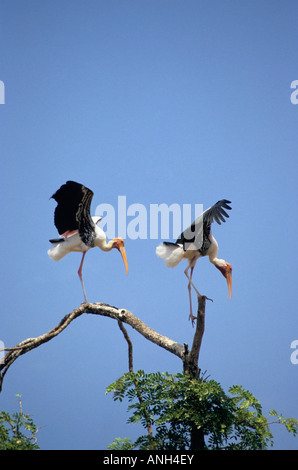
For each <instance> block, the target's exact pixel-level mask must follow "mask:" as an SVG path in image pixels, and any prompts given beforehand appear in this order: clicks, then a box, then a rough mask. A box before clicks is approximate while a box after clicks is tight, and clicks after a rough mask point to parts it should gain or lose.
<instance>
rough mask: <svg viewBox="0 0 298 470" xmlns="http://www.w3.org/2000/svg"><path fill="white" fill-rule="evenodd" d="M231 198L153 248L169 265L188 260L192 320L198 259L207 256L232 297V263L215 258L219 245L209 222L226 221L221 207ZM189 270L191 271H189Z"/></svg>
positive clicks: (226, 207) (226, 205)
mask: <svg viewBox="0 0 298 470" xmlns="http://www.w3.org/2000/svg"><path fill="white" fill-rule="evenodd" d="M229 203H230V201H227V200H226V199H223V200H221V201H218V202H217V203H216V204H214V205H213V206H212V207H210V208H209V209H207V210H206V211H204V212H203V214H201V215H200V216H199V217H198V218H197V219H196V220H195V221H194V222H193V223H192V224H191V226H190V227H188V228H187V229H186V230H184V232H182V233H181V235H180V236H179V237H178V239H177V240H176V242H175V243H172V242H163V243H162V244H161V245H159V246H158V247H156V254H157V256H158V257H159V258H162V259H163V260H164V262H165V264H166V266H167V267H168V268H174V267H175V266H177V265H178V264H179V263H180V261H182V259H187V260H188V266H187V268H186V269H185V271H184V273H185V275H186V277H187V279H188V292H189V302H190V315H189V318H190V319H191V320H192V322H193V321H194V319H195V317H194V316H193V313H192V303H191V286H192V287H193V288H194V290H195V291H196V293H197V294H199V292H198V290H197V289H196V287H195V286H194V284H193V282H192V274H193V270H194V267H195V265H196V262H197V260H198V258H201V257H202V256H208V257H209V260H210V262H211V263H212V264H213V265H214V266H215V267H216V268H217V269H219V271H220V272H221V273H222V275H223V276H224V277H225V278H226V279H227V283H228V289H229V297H231V296H232V266H231V265H230V263H227V262H226V261H225V260H223V259H219V258H217V254H218V244H217V241H216V240H215V238H214V237H213V235H212V233H211V224H212V222H213V220H215V221H216V222H217V223H218V224H221V222H225V217H229V215H228V214H227V213H226V212H225V210H224V209H228V210H230V209H231V207H230V206H229V205H228V204H229ZM189 270H190V274H189V273H188V271H189Z"/></svg>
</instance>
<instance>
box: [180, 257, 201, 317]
mask: <svg viewBox="0 0 298 470" xmlns="http://www.w3.org/2000/svg"><path fill="white" fill-rule="evenodd" d="M194 267H195V259H192V260H191V262H190V263H189V265H188V266H187V268H186V269H185V271H184V274H185V276H186V277H187V279H188V286H187V288H188V295H189V308H190V314H189V319H190V320H191V322H192V324H194V320H195V319H196V318H197V317H195V316H194V315H193V313H192V302H191V286H192V287H193V288H194V290H195V291H196V293H197V294H198V295H199V292H198V291H197V289H196V287H195V286H194V284H193V282H192V273H193V270H194ZM189 268H190V276H189V275H188V270H189Z"/></svg>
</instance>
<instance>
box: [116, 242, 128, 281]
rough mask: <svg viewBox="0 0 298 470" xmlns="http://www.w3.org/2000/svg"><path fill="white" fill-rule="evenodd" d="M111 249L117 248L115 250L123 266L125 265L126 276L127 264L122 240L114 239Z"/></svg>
mask: <svg viewBox="0 0 298 470" xmlns="http://www.w3.org/2000/svg"><path fill="white" fill-rule="evenodd" d="M112 248H117V250H118V251H119V252H120V254H121V256H122V259H123V261H124V264H125V270H126V274H127V273H128V264H127V258H126V251H125V246H124V240H123V238H114V240H113V245H112Z"/></svg>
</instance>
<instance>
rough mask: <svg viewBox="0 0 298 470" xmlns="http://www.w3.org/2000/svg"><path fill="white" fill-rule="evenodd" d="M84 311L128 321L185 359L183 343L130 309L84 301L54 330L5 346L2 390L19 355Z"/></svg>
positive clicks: (0, 364)
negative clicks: (163, 333) (6, 376)
mask: <svg viewBox="0 0 298 470" xmlns="http://www.w3.org/2000/svg"><path fill="white" fill-rule="evenodd" d="M84 313H86V314H94V315H101V316H105V317H109V318H113V319H115V320H117V321H118V322H120V323H122V322H124V323H127V324H128V325H130V326H131V327H132V328H134V329H135V330H136V331H138V332H139V333H140V334H141V335H143V336H144V337H145V338H146V339H148V340H149V341H151V342H152V343H155V344H156V345H157V346H160V347H162V348H164V349H166V350H167V351H169V352H171V353H172V354H175V355H176V356H177V357H179V358H180V359H182V360H184V347H183V346H182V345H181V344H179V343H177V342H176V341H173V340H172V339H170V338H168V337H166V336H163V335H161V334H159V333H157V332H156V331H154V330H153V329H152V328H150V327H149V326H147V325H146V324H145V323H144V322H142V321H141V320H140V319H139V318H137V317H135V316H134V315H133V314H132V313H131V312H129V311H128V310H126V309H119V308H116V307H112V306H111V305H107V304H104V303H94V304H90V303H84V304H82V305H80V306H79V307H78V308H76V309H75V310H73V311H72V312H71V313H69V314H67V315H65V317H64V318H63V319H62V320H61V321H60V322H59V323H58V325H56V326H55V327H54V328H53V329H52V330H50V331H48V332H47V333H44V334H43V335H41V336H38V337H37V338H28V339H26V340H24V341H21V342H20V343H18V344H17V345H16V346H14V347H13V348H5V351H6V354H5V356H4V357H3V358H2V359H1V362H0V391H1V390H2V384H3V379H4V376H5V374H6V372H7V371H8V369H9V367H10V366H11V365H12V364H13V363H14V362H15V361H16V359H18V357H20V356H22V355H23V354H26V353H27V352H29V351H31V350H32V349H35V348H37V347H39V346H41V345H42V344H44V343H46V342H48V341H50V340H51V339H53V338H54V337H56V336H57V335H59V334H60V333H61V332H62V331H63V330H64V329H65V328H66V327H67V326H68V325H69V324H70V323H71V322H72V321H73V320H75V319H76V318H78V317H79V316H81V315H82V314H84ZM118 324H119V323H118Z"/></svg>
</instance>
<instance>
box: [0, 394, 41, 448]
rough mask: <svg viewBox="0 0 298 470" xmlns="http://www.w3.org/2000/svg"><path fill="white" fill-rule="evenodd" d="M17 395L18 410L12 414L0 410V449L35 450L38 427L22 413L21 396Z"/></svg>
mask: <svg viewBox="0 0 298 470" xmlns="http://www.w3.org/2000/svg"><path fill="white" fill-rule="evenodd" d="M17 397H18V398H19V407H20V411H18V412H16V413H13V414H12V415H10V414H9V413H7V412H5V411H1V412H0V450H37V449H39V446H38V445H37V439H36V433H37V431H38V429H37V427H36V425H35V424H34V422H33V420H32V418H31V417H30V416H29V415H27V414H24V413H23V410H22V403H21V396H20V395H17Z"/></svg>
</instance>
